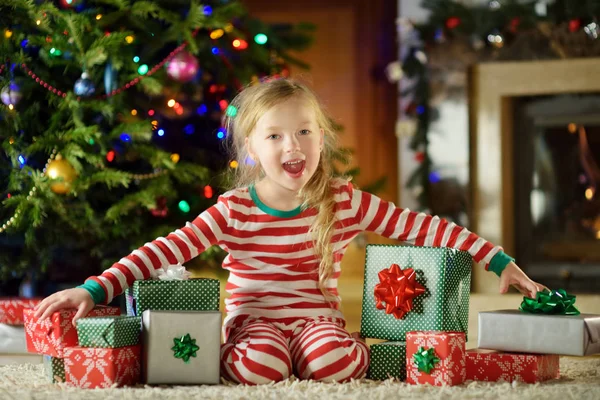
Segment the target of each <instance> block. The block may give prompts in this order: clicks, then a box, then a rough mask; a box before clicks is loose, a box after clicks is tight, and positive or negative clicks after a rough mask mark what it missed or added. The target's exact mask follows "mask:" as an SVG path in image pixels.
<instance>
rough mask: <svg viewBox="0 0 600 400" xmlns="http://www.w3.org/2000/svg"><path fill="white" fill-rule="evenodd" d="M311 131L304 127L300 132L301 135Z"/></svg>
mask: <svg viewBox="0 0 600 400" xmlns="http://www.w3.org/2000/svg"><path fill="white" fill-rule="evenodd" d="M309 133H310V131H309V130H308V129H302V130H301V131H300V134H301V135H308V134H309Z"/></svg>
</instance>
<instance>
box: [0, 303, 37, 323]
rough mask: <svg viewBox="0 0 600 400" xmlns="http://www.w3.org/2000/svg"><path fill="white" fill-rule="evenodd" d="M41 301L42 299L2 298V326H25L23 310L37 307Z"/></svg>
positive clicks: (0, 311)
mask: <svg viewBox="0 0 600 400" xmlns="http://www.w3.org/2000/svg"><path fill="white" fill-rule="evenodd" d="M40 301H42V299H41V298H33V299H23V298H19V297H2V298H0V324H7V325H23V310H24V309H26V308H33V307H35V306H37V305H38V304H39V302H40Z"/></svg>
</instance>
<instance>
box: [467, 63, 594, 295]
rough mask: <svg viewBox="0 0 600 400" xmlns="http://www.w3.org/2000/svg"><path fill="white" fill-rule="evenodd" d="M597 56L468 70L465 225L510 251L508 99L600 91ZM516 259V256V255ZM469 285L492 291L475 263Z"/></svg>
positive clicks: (494, 286) (492, 282) (494, 284)
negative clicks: (468, 199) (468, 201)
mask: <svg viewBox="0 0 600 400" xmlns="http://www.w3.org/2000/svg"><path fill="white" fill-rule="evenodd" d="M599 74H600V58H582V59H566V60H556V61H528V62H502V63H485V64H478V65H476V66H474V67H473V68H472V71H471V74H470V93H469V97H470V99H469V103H470V104H469V131H470V145H469V147H470V165H471V169H470V181H471V188H472V192H471V200H472V202H471V204H472V208H471V214H472V215H471V221H472V224H471V228H472V230H473V231H474V232H476V233H478V234H479V235H481V236H482V237H484V238H486V239H487V240H489V241H491V242H492V243H495V244H499V245H501V246H502V247H504V249H505V251H506V252H507V253H508V254H514V248H515V242H514V241H515V235H514V221H513V218H512V217H513V214H514V207H513V199H514V197H513V196H514V194H513V193H514V192H513V190H514V184H513V173H514V168H515V166H514V165H512V160H513V148H512V146H513V144H512V139H511V138H512V129H513V127H512V125H513V121H514V118H513V115H512V114H513V111H512V110H513V107H512V104H513V103H512V102H513V101H514V99H515V98H518V97H521V96H541V95H552V94H565V93H590V92H597V93H600V76H599ZM517 263H518V260H517ZM473 282H474V287H473V290H474V291H476V292H480V293H494V292H497V291H498V279H497V278H496V276H495V275H494V274H492V273H486V272H482V270H481V269H479V268H476V269H475V271H474V274H473Z"/></svg>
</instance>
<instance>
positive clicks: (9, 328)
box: [0, 324, 27, 354]
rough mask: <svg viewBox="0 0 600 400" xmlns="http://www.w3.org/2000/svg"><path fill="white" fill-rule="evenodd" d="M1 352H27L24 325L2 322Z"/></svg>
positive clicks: (0, 325)
mask: <svg viewBox="0 0 600 400" xmlns="http://www.w3.org/2000/svg"><path fill="white" fill-rule="evenodd" d="M0 353H4V354H27V344H26V343H25V328H24V327H23V325H7V324H0Z"/></svg>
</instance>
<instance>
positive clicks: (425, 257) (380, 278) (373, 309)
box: [361, 245, 472, 385]
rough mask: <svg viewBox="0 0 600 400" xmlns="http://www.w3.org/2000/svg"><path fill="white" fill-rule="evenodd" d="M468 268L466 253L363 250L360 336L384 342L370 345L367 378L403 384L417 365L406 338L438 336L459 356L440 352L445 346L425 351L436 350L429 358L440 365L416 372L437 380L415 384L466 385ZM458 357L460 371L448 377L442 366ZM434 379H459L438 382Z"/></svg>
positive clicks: (393, 248) (430, 249)
mask: <svg viewBox="0 0 600 400" xmlns="http://www.w3.org/2000/svg"><path fill="white" fill-rule="evenodd" d="M471 264H472V259H471V256H470V255H469V254H468V253H467V252H463V251H458V250H455V249H449V248H433V247H412V246H390V245H368V246H367V257H366V265H365V279H364V291H363V301H362V316H361V335H362V336H363V337H366V338H375V339H384V340H387V341H386V342H382V343H377V344H373V345H371V364H370V367H369V372H368V374H367V377H368V378H370V379H377V380H383V379H388V378H392V377H393V378H396V379H399V380H404V379H405V378H406V374H407V365H409V366H412V365H416V364H414V363H415V361H414V356H415V354H416V353H417V352H418V350H419V348H417V349H415V350H414V351H413V349H412V347H411V348H408V342H407V341H408V340H409V338H410V337H411V336H410V335H409V333H410V334H411V335H413V334H414V335H420V334H431V335H438V336H437V338H438V339H439V340H441V339H444V340H445V338H451V339H452V343H453V345H454V343H455V342H456V343H462V352H458V353H457V352H456V351H455V350H454V347H452V349H453V350H452V351H450V350H449V349H448V348H447V347H444V346H446V345H445V344H440V345H439V346H437V345H436V346H425V347H427V348H428V349H429V348H430V347H435V348H434V350H431V351H430V353H432V356H433V357H437V358H439V359H440V360H444V361H443V362H442V363H441V364H437V363H435V365H434V366H433V368H432V369H431V370H429V372H428V373H425V372H422V371H418V370H417V372H418V373H419V374H426V375H431V376H435V378H433V379H424V378H423V379H417V380H415V381H414V383H423V382H425V381H427V382H428V383H433V384H439V385H441V384H458V383H462V381H464V375H465V374H466V369H465V368H466V366H465V362H464V353H465V352H464V343H465V341H466V334H467V327H468V318H469V293H470V285H471ZM415 337H416V336H415ZM438 339H436V340H438ZM411 340H412V339H411ZM419 340H420V339H419ZM434 342H435V340H434ZM442 342H443V341H442ZM442 342H440V343H442ZM415 343H416V342H415ZM432 343H433V342H432ZM411 351H412V353H411ZM434 354H437V356H435V355H434ZM461 354H462V355H461ZM457 357H463V358H462V362H458V364H457V365H458V366H459V367H460V369H459V370H452V371H449V370H448V369H447V368H446V365H447V364H449V363H451V362H454V361H455V360H456V359H457ZM411 368H412V367H411ZM440 371H444V372H441V373H440ZM438 375H439V376H444V377H446V376H450V375H452V376H454V375H456V376H458V377H462V378H460V381H459V380H457V379H455V378H452V379H440V378H439V377H438Z"/></svg>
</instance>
